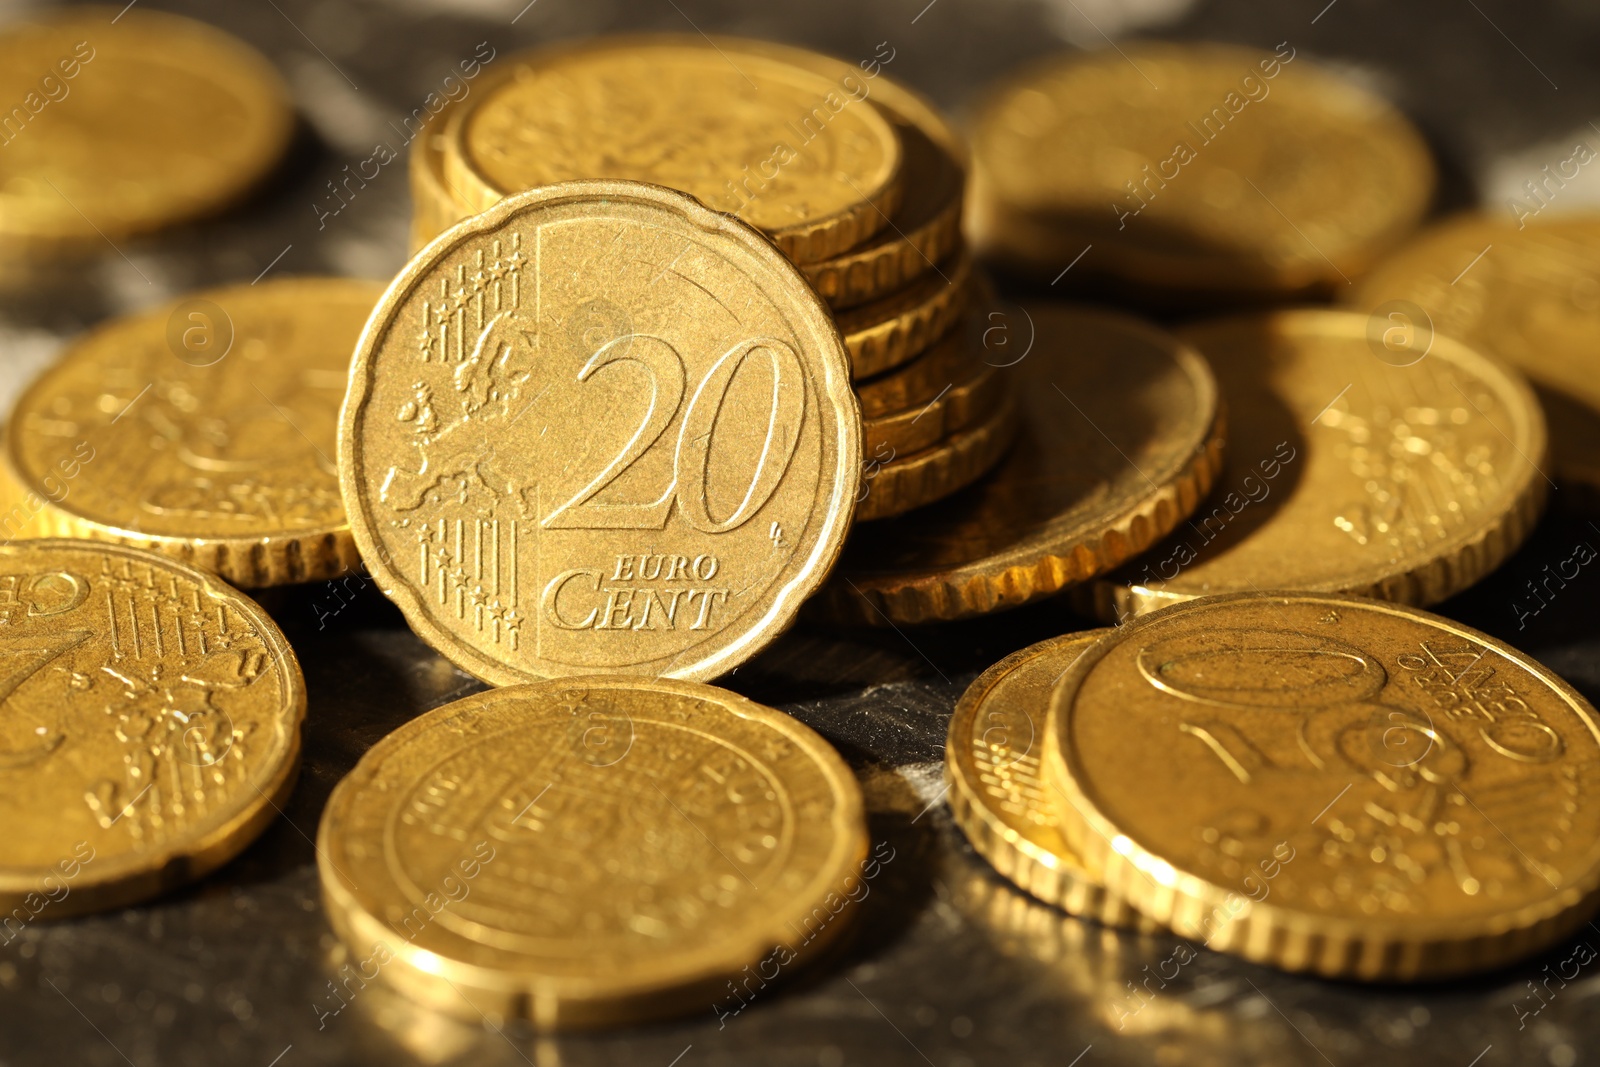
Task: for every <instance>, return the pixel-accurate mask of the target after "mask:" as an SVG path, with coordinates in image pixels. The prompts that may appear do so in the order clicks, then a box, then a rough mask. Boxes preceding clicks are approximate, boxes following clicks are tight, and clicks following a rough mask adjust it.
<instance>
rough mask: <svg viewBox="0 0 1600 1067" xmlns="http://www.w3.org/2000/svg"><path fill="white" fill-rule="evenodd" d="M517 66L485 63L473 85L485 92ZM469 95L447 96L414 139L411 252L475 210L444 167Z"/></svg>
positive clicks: (409, 165) (409, 168)
mask: <svg viewBox="0 0 1600 1067" xmlns="http://www.w3.org/2000/svg"><path fill="white" fill-rule="evenodd" d="M507 58H510V57H507ZM515 70H516V66H515V64H511V63H502V64H497V65H495V66H493V67H483V68H481V69H480V70H479V72H478V76H477V82H476V84H475V86H474V88H475V90H476V91H477V92H478V93H482V92H483V90H485V89H487V88H489V87H490V86H492V85H496V84H498V83H500V82H501V81H503V80H504V79H506V78H508V77H510V76H511V75H512V74H513V73H515ZM469 96H470V93H469ZM469 96H462V97H459V98H458V99H455V100H449V99H446V100H445V101H444V103H443V104H442V105H440V108H439V110H438V111H437V112H435V113H434V115H433V118H431V119H430V120H429V122H428V127H427V129H426V130H425V131H424V132H423V134H422V135H421V136H420V137H417V138H416V139H415V140H413V141H412V142H411V153H410V155H409V157H408V159H407V163H406V171H407V177H408V181H409V183H410V186H411V254H412V255H416V254H417V253H418V252H420V251H422V246H423V245H425V244H427V243H428V242H429V241H431V240H433V239H434V238H435V237H437V236H439V235H440V234H441V233H443V232H444V231H446V230H448V229H449V228H450V227H452V226H454V225H455V224H456V223H458V222H460V221H461V220H462V219H464V218H466V217H467V216H469V215H471V214H472V213H473V212H472V208H470V207H469V206H467V204H466V203H465V200H464V197H465V194H464V193H458V192H457V191H456V190H454V189H453V188H452V187H451V186H450V185H449V184H448V178H447V177H446V175H445V170H444V164H445V152H446V151H447V150H448V148H449V144H450V139H451V131H452V128H453V126H454V125H455V124H456V123H459V122H460V121H461V118H460V116H461V113H462V109H463V105H464V104H465V103H466V101H467V100H468V99H469Z"/></svg>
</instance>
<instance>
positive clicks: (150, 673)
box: [0, 540, 306, 922]
mask: <svg viewBox="0 0 1600 1067" xmlns="http://www.w3.org/2000/svg"><path fill="white" fill-rule="evenodd" d="M0 664H3V666H4V669H5V674H4V683H3V688H0V692H3V693H4V700H3V704H4V707H3V709H0V825H4V826H5V828H6V829H5V835H6V846H5V851H4V855H3V856H0V909H3V910H4V911H5V912H7V913H10V914H13V915H15V914H16V913H17V911H23V910H24V909H25V912H24V913H31V914H34V915H37V916H38V917H40V918H59V917H63V916H67V915H76V914H81V913H83V912H86V911H93V910H97V909H107V908H114V907H119V906H121V905H124V904H131V903H133V902H135V901H138V900H142V899H145V898H147V897H150V896H153V895H155V894H157V893H160V892H163V891H165V890H167V889H171V888H172V887H174V886H176V885H179V884H182V883H184V882H187V881H191V880H193V879H195V878H199V877H200V876H201V875H203V874H205V873H206V872H208V871H211V870H213V869H215V868H217V867H219V866H221V865H222V864H223V863H225V862H227V861H228V860H229V859H231V858H232V857H233V856H235V855H237V854H238V853H239V851H240V850H242V849H243V848H244V847H245V846H246V845H247V844H249V843H250V841H251V840H253V839H254V838H255V836H256V835H257V834H259V833H260V832H261V831H262V829H263V828H265V827H266V825H267V823H269V822H270V821H271V820H272V818H273V817H274V816H275V815H276V814H277V806H279V805H281V804H282V802H283V799H284V797H285V796H286V795H287V793H288V791H289V788H290V786H291V784H292V782H293V779H294V772H295V768H296V764H297V760H298V758H299V753H300V721H301V719H302V718H304V716H305V708H306V694H305V685H304V683H303V681H302V680H301V677H300V665H299V664H298V663H296V662H295V658H294V653H293V652H292V651H290V649H289V645H288V642H286V641H285V640H284V638H283V634H282V633H280V632H279V631H278V627H277V626H276V625H274V624H273V622H272V620H271V619H270V618H269V617H268V616H267V614H266V612H264V611H262V610H261V609H260V608H259V607H258V606H257V605H256V604H254V603H253V602H252V601H250V600H247V599H245V598H244V597H242V596H240V595H239V594H238V593H236V592H235V591H234V590H232V589H230V588H228V587H227V586H226V585H224V584H222V583H221V582H220V581H218V580H217V579H216V578H214V577H213V576H211V575H209V574H203V573H201V572H200V571H197V570H194V569H192V568H190V567H186V566H184V565H183V564H180V563H176V562H173V561H172V560H169V559H167V558H165V557H163V556H160V555H157V554H155V553H152V552H144V551H140V550H139V549H133V548H125V547H122V546H119V545H105V544H96V543H94V542H92V541H53V540H45V541H27V542H19V543H15V544H7V545H0ZM14 909H15V910H14ZM7 921H8V922H9V921H10V919H8V920H7Z"/></svg>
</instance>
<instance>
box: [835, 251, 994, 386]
mask: <svg viewBox="0 0 1600 1067" xmlns="http://www.w3.org/2000/svg"><path fill="white" fill-rule="evenodd" d="M972 284H973V281H972V258H971V257H970V256H968V255H966V254H965V253H961V254H959V255H957V256H956V258H954V259H952V260H951V261H950V262H948V263H945V264H944V265H943V266H942V267H941V268H936V269H935V270H934V271H933V272H932V273H930V274H926V275H924V276H923V277H921V278H919V279H917V280H916V281H914V282H913V283H912V284H911V285H909V286H907V287H906V288H905V289H902V290H901V291H900V292H898V293H894V294H892V295H890V296H886V297H884V298H883V299H881V300H876V301H873V302H872V303H870V304H863V305H862V306H860V307H858V308H852V309H850V310H849V311H841V312H839V313H838V315H837V319H838V323H839V332H840V333H842V334H844V343H845V347H846V348H848V349H849V350H850V369H851V373H853V374H854V375H855V376H856V378H858V379H860V378H869V377H871V376H873V375H875V374H881V373H883V372H884V371H887V370H891V369H893V368H894V367H898V366H899V365H900V364H902V363H904V362H906V361H907V360H909V359H913V358H915V357H917V356H919V355H921V354H922V353H923V352H925V351H927V350H928V348H929V347H931V346H932V345H933V343H934V342H935V341H937V340H939V338H941V337H943V336H945V335H946V334H948V333H949V332H950V330H951V328H952V327H953V326H955V324H956V322H957V321H958V320H959V319H960V318H961V315H962V313H963V312H964V311H966V309H967V299H968V297H969V295H970V293H971V290H972Z"/></svg>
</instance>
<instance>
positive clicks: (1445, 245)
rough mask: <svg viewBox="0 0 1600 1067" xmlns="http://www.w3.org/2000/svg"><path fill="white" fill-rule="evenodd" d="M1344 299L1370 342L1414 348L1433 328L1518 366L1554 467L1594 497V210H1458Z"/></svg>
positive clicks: (1599, 450)
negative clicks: (1359, 314) (1512, 213)
mask: <svg viewBox="0 0 1600 1067" xmlns="http://www.w3.org/2000/svg"><path fill="white" fill-rule="evenodd" d="M1397 301H1401V302H1405V303H1409V304H1410V305H1412V306H1411V307H1406V306H1403V304H1397V303H1396V302H1397ZM1349 303H1350V304H1351V305H1352V306H1353V307H1355V308H1357V309H1358V310H1361V311H1365V312H1368V313H1370V314H1373V315H1374V316H1375V321H1374V322H1373V328H1372V330H1371V331H1370V333H1371V334H1372V335H1373V336H1374V337H1375V339H1376V341H1377V343H1379V344H1383V343H1384V342H1385V340H1386V339H1387V340H1388V342H1389V343H1391V344H1395V345H1399V346H1401V347H1402V348H1403V347H1405V346H1407V345H1411V344H1413V343H1415V344H1416V345H1417V346H1419V347H1420V346H1421V345H1424V344H1425V343H1426V339H1427V338H1428V337H1431V335H1432V333H1433V332H1434V331H1437V332H1439V333H1442V334H1446V335H1448V336H1450V337H1454V338H1456V339H1457V340H1459V341H1464V342H1466V343H1467V344H1469V345H1472V346H1473V347H1474V348H1477V349H1478V350H1480V351H1482V352H1484V353H1486V354H1488V355H1491V356H1497V357H1499V358H1500V359H1503V360H1506V361H1507V362H1509V363H1511V364H1513V365H1514V366H1515V367H1516V368H1517V369H1518V370H1520V371H1522V373H1524V374H1526V375H1527V376H1528V378H1529V379H1530V380H1531V381H1532V383H1533V387H1534V391H1535V392H1537V393H1538V395H1539V400H1540V403H1541V405H1542V406H1543V408H1544V413H1545V418H1546V419H1547V420H1549V423H1550V451H1551V459H1552V462H1553V464H1554V467H1555V469H1554V471H1552V472H1551V473H1552V474H1553V475H1554V476H1555V479H1556V481H1557V482H1560V483H1562V485H1563V488H1569V489H1574V490H1577V491H1578V493H1579V494H1580V495H1582V496H1584V497H1586V498H1587V502H1588V503H1589V504H1591V505H1593V504H1594V503H1596V502H1597V501H1600V363H1597V361H1596V358H1595V353H1596V352H1597V351H1600V316H1597V315H1596V314H1595V311H1596V308H1597V307H1600V219H1596V218H1594V217H1593V216H1587V217H1572V216H1568V217H1564V218H1562V217H1556V218H1551V219H1549V220H1547V221H1545V220H1534V219H1523V220H1520V222H1519V224H1517V225H1513V224H1511V223H1510V222H1503V221H1500V220H1498V219H1489V218H1486V217H1482V216H1463V217H1460V218H1458V219H1455V220H1452V221H1451V222H1449V223H1446V224H1444V225H1441V226H1438V227H1436V228H1435V229H1433V230H1430V231H1428V232H1427V233H1424V234H1423V235H1421V236H1420V237H1418V238H1416V239H1415V240H1414V241H1411V242H1409V243H1408V244H1406V245H1404V246H1403V247H1402V248H1401V249H1400V250H1399V251H1398V252H1396V253H1395V254H1394V256H1392V257H1391V258H1390V259H1388V260H1385V261H1384V262H1383V263H1382V264H1380V265H1379V266H1378V268H1377V269H1376V270H1375V271H1374V272H1373V273H1372V274H1371V275H1369V276H1368V277H1367V278H1366V279H1365V280H1364V281H1363V282H1362V283H1361V284H1360V286H1359V287H1358V289H1357V290H1356V293H1355V295H1354V297H1353V298H1351V299H1350V301H1349ZM1418 311H1420V312H1421V313H1422V314H1421V317H1420V318H1419V316H1418V315H1417V312H1418Z"/></svg>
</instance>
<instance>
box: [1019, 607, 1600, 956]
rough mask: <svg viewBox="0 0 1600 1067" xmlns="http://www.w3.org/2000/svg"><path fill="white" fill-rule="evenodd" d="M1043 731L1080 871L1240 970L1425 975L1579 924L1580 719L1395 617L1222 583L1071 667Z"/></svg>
mask: <svg viewBox="0 0 1600 1067" xmlns="http://www.w3.org/2000/svg"><path fill="white" fill-rule="evenodd" d="M1045 741H1046V766H1045V775H1046V778H1047V780H1048V781H1050V782H1051V783H1052V784H1053V786H1055V787H1059V790H1060V791H1059V792H1057V791H1056V790H1055V789H1054V788H1052V790H1051V794H1050V795H1051V797H1052V799H1053V800H1054V801H1055V802H1056V807H1057V814H1058V817H1059V819H1060V822H1059V828H1060V830H1061V833H1062V836H1063V837H1065V838H1066V840H1067V842H1068V844H1069V845H1070V846H1071V847H1072V848H1073V849H1074V850H1075V851H1076V853H1077V854H1078V856H1079V857H1080V858H1081V860H1082V862H1083V865H1084V867H1085V869H1086V870H1088V871H1089V872H1090V873H1091V875H1094V876H1097V877H1099V878H1101V879H1102V884H1104V885H1105V886H1106V888H1107V891H1108V892H1110V893H1112V894H1115V895H1121V896H1123V897H1125V898H1126V899H1127V900H1128V901H1130V902H1131V903H1132V904H1133V905H1134V906H1135V907H1137V908H1138V909H1139V910H1140V911H1142V912H1143V913H1144V914H1146V915H1148V916H1150V917H1151V918H1152V919H1155V920H1157V921H1159V922H1162V923H1165V924H1167V925H1168V926H1170V927H1171V928H1172V930H1173V931H1174V932H1175V933H1177V934H1178V935H1179V936H1180V937H1185V938H1198V939H1201V940H1203V941H1204V942H1205V943H1206V945H1207V946H1209V947H1210V948H1213V949H1216V950H1219V951H1223V952H1231V953H1235V954H1237V955H1240V956H1244V957H1245V958H1247V959H1250V960H1254V961H1256V962H1258V963H1268V964H1272V965H1274V966H1277V967H1282V968H1285V969H1287V970H1291V971H1310V972H1314V973H1316V974H1321V975H1326V976H1329V977H1337V978H1359V979H1365V980H1372V981H1410V980H1416V979H1431V978H1440V977H1445V976H1449V975H1456V974H1462V973H1465V972H1469V971H1478V970H1486V969H1489V968H1492V967H1496V966H1499V965H1501V964H1504V963H1507V962H1509V961H1510V960H1512V959H1514V958H1516V957H1519V956H1524V955H1528V954H1532V953H1536V952H1539V951H1540V950H1542V949H1544V948H1547V947H1549V946H1551V945H1554V944H1556V943H1558V942H1559V941H1561V940H1563V939H1564V938H1566V937H1568V936H1570V935H1571V933H1572V931H1573V930H1574V929H1576V928H1578V927H1580V926H1582V924H1583V923H1584V921H1585V920H1586V919H1588V918H1589V917H1590V916H1591V915H1592V914H1593V912H1594V910H1595V904H1596V890H1597V887H1600V799H1597V796H1596V789H1597V787H1600V782H1597V780H1596V768H1597V767H1600V722H1597V720H1596V715H1595V710H1594V708H1592V707H1591V706H1590V705H1589V703H1588V701H1586V700H1584V698H1583V697H1582V696H1580V695H1579V694H1578V693H1577V692H1576V691H1575V690H1574V689H1573V688H1572V687H1571V686H1569V685H1567V684H1566V683H1565V682H1563V681H1562V680H1561V679H1560V678H1558V677H1556V676H1555V674H1553V673H1552V672H1551V671H1549V670H1548V669H1546V668H1545V667H1543V666H1541V665H1540V664H1538V663H1536V662H1535V661H1533V660H1532V659H1530V658H1528V657H1527V656H1526V655H1524V654H1522V653H1521V652H1518V651H1517V650H1516V649H1514V648H1511V647H1509V646H1507V645H1505V644H1503V643H1501V642H1500V641H1498V640H1496V639H1494V638H1492V637H1489V636H1487V635H1485V634H1482V633H1479V632H1478V631H1476V630H1472V629H1470V628H1468V627H1465V626H1461V625H1459V624H1457V623H1454V622H1451V621H1449V620H1448V619H1443V618H1440V617H1439V616H1436V615H1430V614H1428V613H1426V612H1423V611H1420V610H1417V609H1415V608H1409V607H1402V606H1399V605H1395V604H1389V603H1384V602H1382V601H1374V600H1365V599H1362V598H1360V597H1347V596H1327V595H1317V594H1312V593H1271V594H1258V593H1238V594H1231V595H1226V596H1216V597H1206V598H1204V599H1202V600H1196V601H1192V602H1190V603H1185V604H1179V605H1176V606H1173V607H1171V608H1168V609H1166V610H1164V611H1160V612H1156V613H1153V614H1151V615H1148V616H1145V617H1142V618H1139V619H1135V620H1134V621H1133V622H1131V623H1130V624H1128V625H1126V626H1123V627H1119V628H1118V629H1117V630H1116V631H1115V632H1114V633H1113V634H1112V635H1111V636H1109V637H1107V638H1105V639H1103V640H1101V641H1098V642H1096V643H1095V644H1094V645H1093V646H1092V647H1091V648H1090V649H1089V650H1088V651H1087V652H1085V653H1084V655H1083V657H1082V658H1081V659H1079V660H1078V661H1077V663H1075V664H1074V665H1073V666H1072V667H1071V668H1070V669H1069V670H1068V671H1067V673H1066V675H1065V676H1064V677H1063V678H1062V680H1061V682H1060V684H1058V685H1057V686H1056V688H1055V691H1054V695H1053V697H1052V699H1051V708H1050V723H1049V726H1048V728H1047V730H1046V738H1045Z"/></svg>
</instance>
